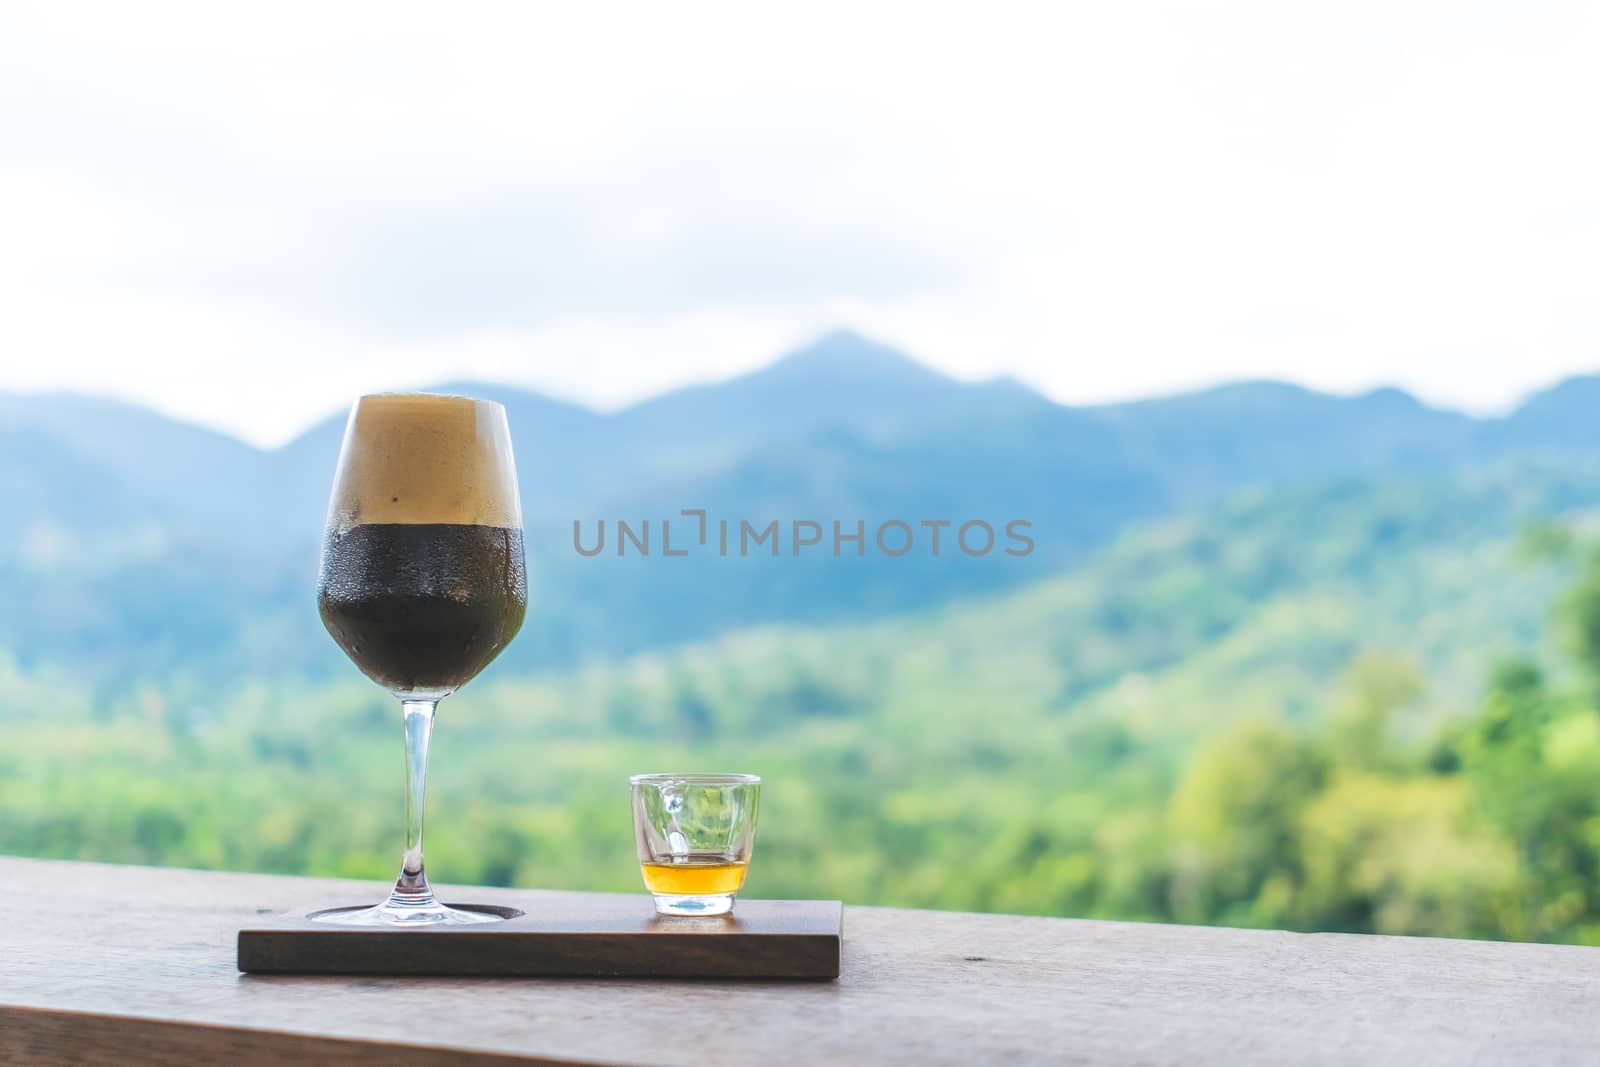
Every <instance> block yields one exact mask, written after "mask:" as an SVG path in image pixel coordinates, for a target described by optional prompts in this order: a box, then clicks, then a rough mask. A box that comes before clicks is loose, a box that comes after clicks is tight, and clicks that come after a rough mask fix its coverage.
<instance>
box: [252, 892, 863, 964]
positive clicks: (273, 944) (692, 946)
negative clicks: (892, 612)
mask: <svg viewBox="0 0 1600 1067" xmlns="http://www.w3.org/2000/svg"><path fill="white" fill-rule="evenodd" d="M353 903H355V902H353V901H333V902H329V903H324V904H320V905H318V906H317V907H314V908H307V909H305V910H304V911H302V912H297V913H295V914H292V915H287V916H283V917H280V918H276V919H267V920H263V922H262V923H261V924H260V925H259V926H249V927H246V928H244V929H242V930H240V931H239V969H240V970H241V971H249V972H252V973H256V974H384V975H422V974H429V975H474V976H481V977H491V976H492V977H540V976H544V977H557V976H559V977H571V978H579V977H582V978H810V979H818V978H837V977H839V957H840V948H841V945H842V943H843V941H844V909H843V907H842V906H841V905H840V903H839V901H837V900H740V901H739V902H738V903H737V904H736V905H735V906H734V912H733V914H732V915H725V916H714V917H692V918H679V917H676V916H658V915H656V913H655V907H654V905H653V904H652V903H651V901H650V898H649V897H648V896H645V895H643V894H640V895H638V896H621V895H616V894H608V893H596V894H593V895H592V896H590V895H587V894H562V896H561V902H560V903H559V904H557V905H554V906H552V907H549V908H540V907H538V905H537V904H530V907H529V910H528V911H527V913H525V914H523V915H521V916H519V917H517V918H512V919H507V920H506V921H505V922H499V923H492V924H486V925H483V926H448V927H435V928H432V929H429V928H426V927H424V928H421V929H415V930H392V929H386V928H382V927H378V928H365V927H349V926H330V925H328V924H326V923H319V922H314V921H312V920H311V919H309V918H307V916H308V915H310V914H312V913H314V912H317V911H321V910H324V909H326V908H337V907H345V906H349V905H352V904H353ZM456 906H461V905H456ZM481 910H491V911H504V910H506V909H504V908H500V907H489V906H484V907H482V908H481Z"/></svg>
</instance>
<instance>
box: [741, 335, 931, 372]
mask: <svg viewBox="0 0 1600 1067" xmlns="http://www.w3.org/2000/svg"><path fill="white" fill-rule="evenodd" d="M756 374H757V375H776V376H782V377H788V376H790V375H796V376H800V375H803V376H806V377H822V376H826V377H830V378H831V377H841V376H848V377H851V378H878V379H882V378H921V379H932V378H944V377H945V376H944V375H942V374H940V373H939V372H938V371H936V370H933V369H932V368H931V367H928V366H925V365H924V364H922V363H918V362H917V361H916V360H915V359H912V358H911V357H910V356H908V355H906V354H905V353H904V352H902V351H900V350H899V349H897V348H891V347H890V346H889V345H886V344H883V343H881V342H879V341H874V340H873V339H871V338H870V337H866V336H863V335H862V334H859V333H857V332H855V331H854V330H843V329H841V330H832V331H830V332H828V333H825V334H823V335H822V336H821V337H818V338H817V339H816V340H814V341H812V342H811V343H810V344H808V345H805V346H803V347H801V348H798V349H796V350H795V351H793V352H790V353H788V354H787V355H785V356H782V357H780V358H779V359H778V360H777V361H776V362H774V363H772V364H770V365H768V366H767V367H766V368H764V369H762V370H759V371H757V372H756Z"/></svg>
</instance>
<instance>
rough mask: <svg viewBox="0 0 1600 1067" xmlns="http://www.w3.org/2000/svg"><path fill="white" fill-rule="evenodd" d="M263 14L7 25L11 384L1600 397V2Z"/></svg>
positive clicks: (145, 7) (462, 7)
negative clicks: (993, 379) (1007, 376)
mask: <svg viewBox="0 0 1600 1067" xmlns="http://www.w3.org/2000/svg"><path fill="white" fill-rule="evenodd" d="M245 11H246V8H245V5H236V4H214V3H208V4H196V5H194V6H181V7H179V6H166V5H162V4H157V3H150V2H143V3H139V4H127V3H118V4H107V5H105V6H103V7H102V6H87V5H77V4H71V3H61V2H49V3H40V4H37V5H28V4H18V3H8V4H5V5H4V6H3V7H0V388H24V389H39V388H56V387H61V388H72V389H92V390H95V391H98V392H111V393H116V394H120V395H124V396H128V397H132V398H135V399H139V400H142V401H146V402H150V403H154V404H155V405H157V406H159V407H161V408H163V409H164V410H167V411H171V412H174V413H178V414H183V415H186V416H191V417H195V418H199V419H201V420H203V421H207V422H210V423H213V424H216V425H220V426H225V427H228V428H231V429H233V430H235V431H236V432H239V433H241V434H244V435H247V436H249V437H251V438H252V439H255V440H257V441H262V442H271V441H277V440H281V439H283V438H284V437H285V436H287V435H289V434H290V433H292V432H293V431H294V430H295V429H297V428H299V427H300V426H301V425H302V424H304V423H305V422H307V421H309V420H310V419H312V418H313V417H316V416H318V415H321V414H323V413H325V412H327V411H329V410H332V409H336V408H339V407H342V406H343V404H344V403H345V402H346V401H347V400H348V398H349V397H350V396H351V395H353V394H356V393H359V392H362V391H367V390H371V389H376V388H386V387H396V386H407V385H420V384H424V383H427V382H430V381H437V380H440V379H443V378H446V377H457V376H462V375H472V376H485V377H492V378H496V379H501V380H506V381H513V382H517V383H522V384H527V385H531V386H535V387H540V388H544V389H546V390H548V391H552V392H555V393H558V394H561V395H565V396H568V397H574V398H578V399H582V400H585V401H588V402H590V403H593V404H596V405H599V406H615V405H618V404H620V403H623V402H626V401H628V400H631V399H635V398H637V397H639V396H641V395H645V394H648V393H651V392H655V391H658V390H660V389H662V388H664V387H667V386H670V385H673V384H677V383H681V382H686V381H692V380H698V379H705V378H713V377H722V376H726V375H729V374H732V373H735V372H737V371H739V370H742V369H745V368H748V367H751V366H754V365H756V364H759V363H761V362H765V361H767V360H769V359H771V358H772V357H773V356H775V355H776V354H778V353H779V352H780V351H782V350H784V349H786V348H789V347H793V346H794V345H795V344H797V343H798V342H801V341H803V340H805V339H806V338H807V337H808V336H809V335H810V334H813V333H815V332H817V331H819V330H822V329H824V328H827V327H830V326H833V325H849V326H853V327H855V328H858V329H861V330H863V331H864V332H867V333H870V334H873V335H875V336H878V337H880V338H882V339H884V340H887V341H889V342H892V343H895V344H898V345H900V346H902V347H904V348H906V349H908V350H909V351H911V352H913V353H915V354H916V355H918V356H920V357H921V358H923V359H925V360H927V361H929V362H931V363H933V364H935V365H937V366H939V367H941V368H943V369H945V370H947V371H949V372H951V373H954V374H957V375H960V376H963V377H986V376H990V375H994V374H998V373H1011V374H1015V375H1017V376H1019V377H1021V378H1023V379H1024V380H1026V381H1029V382H1031V383H1033V384H1034V385H1036V386H1038V387H1040V388H1042V389H1044V390H1045V391H1047V392H1048V393H1050V394H1051V395H1053V396H1055V397H1057V398H1058V399H1061V400H1066V401H1079V400H1098V399H1105V398H1112V397H1125V396H1129V395H1134V394H1142V393H1149V392H1158V391H1170V390H1174V389H1178V388H1183V387H1187V386H1191V385H1194V384H1198V383H1208V382H1212V381H1216V380H1218V379H1222V378H1231V377H1240V376H1273V377H1282V378H1289V379H1294V380H1297V381H1301V382H1304V383H1307V384H1311V385H1316V386H1321V387H1325V388H1333V389H1338V390H1351V389H1357V388H1361V387H1366V386H1370V385H1374V384H1379V383H1392V384H1398V385H1401V386H1404V387H1407V388H1410V389H1413V390H1415V391H1417V392H1419V393H1420V394H1422V395H1423V396H1424V397H1426V398H1428V399H1430V400H1432V401H1435V402H1438V403H1445V404H1452V405H1459V406H1469V407H1474V408H1478V409H1490V408H1494V407H1497V406H1504V405H1507V404H1509V403H1511V402H1512V401H1513V400H1515V399H1516V398H1517V397H1518V396H1520V395H1521V394H1523V393H1524V392H1526V391H1527V390H1528V389H1530V388H1532V387H1536V386H1539V385H1543V384H1546V383H1548V382H1549V381H1551V380H1553V379H1555V378H1557V377H1559V376H1561V375H1563V374H1566V373H1571V372H1574V371H1579V370H1588V369H1596V368H1600V299H1597V297H1596V294H1600V137H1597V136H1596V129H1597V114H1596V112H1597V110H1600V62H1597V60H1596V57H1597V56H1600V16H1597V14H1596V9H1595V7H1594V6H1593V5H1586V4H1580V3H1573V4H1560V3H1548V4H1547V3H1540V2H1537V0H1532V2H1530V0H1518V2H1515V3H1513V2H1509V0H1507V2H1502V3H1496V4H1482V3H1471V2H1463V0H1448V2H1438V3H1406V2H1396V0H1384V2H1379V3H1370V4H1369V3H1350V2H1345V3H1338V4H1286V3H1282V2H1281V0H1276V2H1263V3H1171V4H1146V3H1137V2H1120V0H1119V2H1116V3H1080V4H1072V5H1061V4H1048V5H1047V4H1039V5H1028V6H1016V7H1009V6H1007V5H1005V4H998V3H993V2H990V3H985V4H981V5H973V4H964V5H949V7H948V8H941V7H939V6H938V5H931V4H927V3H920V4H914V5H906V6H903V7H895V6H891V5H882V4H862V3H850V4H840V5H830V4H819V3H810V4H805V5H788V6H787V7H785V8H784V14H782V15H778V14H775V12H776V11H777V9H776V8H775V7H773V6H772V5H764V4H750V3H740V4H730V5H726V6H702V5H696V4H659V3H656V4H651V5H648V6H639V7H636V8H635V7H619V6H614V5H605V4H576V3H561V4H548V5H532V4H507V5H503V6H501V5H474V4H460V3H452V4H449V5H439V4H433V5H428V6H427V7H425V8H417V9H411V10H410V11H409V13H408V9H406V8H405V7H404V6H403V5H397V4H393V3H385V4H379V5H373V6H372V7H370V8H365V9H363V8H360V7H358V6H356V5H354V4H347V3H340V4H326V3H318V4H314V5H306V6H303V7H301V6H297V5H294V4H288V3H282V2H274V3H271V4H265V3H262V4H256V5H252V6H251V9H250V11H251V13H245ZM936 11H945V12H946V13H945V14H938V13H936Z"/></svg>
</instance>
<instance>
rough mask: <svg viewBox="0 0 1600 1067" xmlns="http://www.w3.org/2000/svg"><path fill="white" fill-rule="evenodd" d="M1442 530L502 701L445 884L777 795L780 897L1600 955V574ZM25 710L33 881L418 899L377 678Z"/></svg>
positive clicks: (393, 730)
mask: <svg viewBox="0 0 1600 1067" xmlns="http://www.w3.org/2000/svg"><path fill="white" fill-rule="evenodd" d="M1485 491H1486V492H1492V491H1493V489H1492V487H1491V488H1490V489H1487V490H1485ZM1356 504H1359V506H1354V505H1356ZM1432 507H1433V504H1432V503H1431V500H1430V498H1429V497H1428V496H1427V495H1426V494H1423V493H1415V492H1412V493H1408V492H1404V491H1399V490H1396V491H1395V492H1394V493H1393V494H1392V495H1390V496H1386V497H1383V498H1381V499H1376V500H1375V499H1373V498H1371V497H1361V498H1359V499H1354V500H1353V499H1352V498H1347V497H1342V496H1341V495H1340V494H1338V493H1334V494H1332V495H1328V494H1323V495H1321V496H1318V497H1316V498H1315V499H1312V498H1307V499H1305V500H1302V501H1300V506H1298V507H1285V506H1283V505H1282V502H1281V501H1279V502H1277V503H1275V504H1271V505H1269V504H1267V503H1265V502H1263V501H1261V500H1255V499H1252V498H1243V499H1241V500H1240V501H1238V502H1236V503H1235V504H1233V505H1230V507H1229V508H1228V509H1226V510H1224V511H1223V512H1222V513H1220V514H1219V515H1214V516H1211V517H1210V518H1209V519H1207V520H1205V521H1199V520H1180V521H1176V522H1170V523H1164V524H1161V525H1160V526H1156V527H1152V528H1150V529H1148V530H1146V531H1145V532H1143V533H1142V534H1140V535H1138V536H1136V537H1133V538H1131V539H1129V540H1128V541H1126V542H1124V543H1123V544H1121V545H1119V546H1118V547H1117V548H1115V549H1113V550H1111V551H1110V552H1108V553H1106V554H1105V555H1104V556H1102V557H1101V558H1100V559H1098V560H1097V561H1095V562H1094V564H1093V565H1092V566H1089V567H1087V568H1085V569H1083V570H1081V571H1079V572H1076V573H1074V574H1072V575H1069V576H1066V577H1062V578H1059V579H1055V580H1052V581H1050V582H1047V583H1044V584H1042V585H1040V586H1037V587H1035V588H1032V589H1029V590H1027V591H1024V592H1022V593H1019V594H1014V595H1011V596H1007V597H1005V598H1002V599H997V600H993V601H989V602H982V603H975V604H965V605H957V606H952V607H949V608H946V609H943V610H941V611H939V612H936V613H931V614H925V615H921V616H916V617H912V618H907V619H902V620H897V621H892V622H885V623H880V624H875V625H870V626H858V627H849V628H828V629H815V630H806V629H798V628H772V629H764V630H752V631H747V632H744V633H741V634H738V635H734V636H731V637H728V638H725V639H723V640H720V641H717V642H715V643H712V644H707V645H698V646H691V647H687V648H684V649H680V650H676V651H673V652H670V653H662V654H656V655H649V656H642V657H638V658H634V659H631V660H628V661H626V662H623V663H597V664H594V665H591V666H589V667H586V668H582V669H578V670H575V671H572V672H570V673H565V674H562V675H559V676H550V677H538V678H531V679H518V678H507V677H502V676H493V672H491V675H492V677H491V678H490V679H486V680H485V681H484V682H481V683H477V684H475V685H474V686H472V687H469V688H468V689H467V690H466V691H464V692H463V693H461V694H459V695H457V696H454V697H451V698H449V699H448V700H447V701H446V702H445V703H444V704H443V705H442V706H441V710H440V717H439V721H438V730H437V733H436V735H435V742H434V766H433V772H432V780H431V790H430V792H431V798H430V810H431V812H432V813H433V814H434V818H433V819H432V820H431V822H430V828H429V829H430V833H429V840H428V855H429V867H430V871H431V872H433V873H434V875H435V877H436V878H437V879H439V880H441V881H452V880H453V881H461V882H481V883H493V884H512V885H528V886H547V887H558V888H584V889H618V890H637V889H638V888H639V884H638V873H637V870H636V868H635V865H634V860H633V853H632V843H631V832H630V827H629V811H628V799H627V786H626V778H627V775H628V774H630V773H634V772H639V771H654V770H693V769H700V770H746V771H756V772H759V773H761V774H763V775H764V776H765V778H766V780H767V785H766V788H765V791H764V795H763V814H762V826H761V829H760V833H759V836H758V842H757V848H756V855H755V862H754V864H753V867H752V874H751V880H750V885H749V892H750V893H752V894H754V895H771V896H840V897H843V898H844V899H845V900H847V901H849V902H853V903H878V904H900V905H911V906H924V907H941V908H955V909H967V910H995V911H1010V912H1025V913H1035V914H1045V915H1066V916H1093V917H1101V918H1119V919H1147V920H1172V921H1181V922H1203V923H1223V924H1236V925H1247V926H1273V927H1288V928H1292V929H1308V930H1309V929H1318V930H1342V931H1379V932H1385V933H1408V934H1427V935H1449V936H1470V937H1491V938H1519V939H1538V940H1549V941H1571V942H1581V943H1590V944H1600V711H1597V710H1596V695H1597V692H1600V550H1597V549H1592V548H1589V547H1587V546H1586V544H1585V542H1584V541H1583V540H1582V538H1581V537H1575V536H1573V535H1570V534H1568V533H1565V532H1562V531H1560V530H1558V529H1556V528H1554V527H1550V528H1547V529H1543V530H1540V531H1535V532H1534V533H1532V534H1524V535H1522V536H1521V538H1520V542H1519V538H1518V535H1517V534H1516V532H1515V531H1507V530H1505V529H1504V528H1503V527H1501V526H1497V525H1494V524H1486V525H1485V526H1484V527H1483V528H1482V529H1476V528H1472V529H1465V530H1461V531H1458V532H1457V533H1456V534H1455V535H1453V536H1452V537H1450V538H1448V539H1440V538H1439V537H1437V536H1434V535H1433V534H1432V533H1429V531H1430V530H1432V529H1433V526H1431V525H1430V524H1433V525H1434V526H1436V524H1437V521H1438V516H1437V515H1436V514H1435V513H1434V512H1433V511H1432V510H1430V509H1431V508H1432ZM1451 514H1452V515H1456V516H1459V515H1460V514H1462V512H1461V509H1459V508H1456V509H1454V510H1452V511H1451ZM1424 534H1427V535H1426V536H1425V535H1424ZM1529 543H1536V544H1537V547H1538V549H1539V550H1538V551H1535V552H1529V551H1527V550H1526V549H1527V545H1528V544H1529ZM1519 544H1520V545H1521V546H1522V548H1523V551H1520V552H1519V550H1518V546H1519ZM1519 559H1520V560H1522V562H1518V561H1519ZM1530 559H1532V560H1534V561H1535V562H1529V560H1530ZM1563 590H1564V592H1563ZM1552 602H1554V603H1556V604H1557V609H1556V613H1555V616H1554V619H1553V622H1552V624H1551V627H1550V637H1551V638H1552V639H1550V640H1545V639H1543V638H1542V637H1541V628H1542V625H1543V624H1542V622H1541V619H1542V617H1543V616H1545V614H1546V613H1547V610H1548V607H1547V606H1548V605H1549V604H1551V603H1552ZM351 674H352V676H353V675H354V672H353V671H352V672H351ZM0 694H3V696H0V700H3V702H4V715H5V722H6V727H7V744H6V745H5V746H4V748H3V749H0V851H4V852H7V853H13V854H22V855H37V856H53V857H65V858H76V859H93V860H106V861H115V862H130V863H152V864H172V865H179V864H181V865H192V866H201V867H214V868H233V869H249V870H263V871H280V872H297V873H299V872H305V873H317V874H328V875H346V876H354V877H362V878H372V879H387V878H388V877H390V876H392V874H393V868H394V866H395V863H396V859H397V856H398V851H399V848H398V840H397V838H398V835H399V822H400V810H399V809H400V784H401V761H400V730H399V714H398V710H397V708H396V707H394V706H393V701H392V700H391V699H390V698H388V697H387V696H386V695H384V694H383V693H381V692H379V691H378V690H377V689H376V688H375V687H373V686H371V685H369V684H367V683H366V682H364V681H362V680H360V679H359V678H355V677H352V678H351V680H349V681H347V682H342V683H338V684H319V685H306V684H302V683H295V682H292V681H282V682H268V681H262V680H250V679H240V680H239V681H238V682H237V683H236V684H234V685H232V686H231V687H228V688H226V689H225V690H223V691H216V690H215V689H214V688H211V687H206V688H202V687H201V686H199V685H198V684H197V683H194V682H190V681H186V680H185V679H184V678H182V677H173V678H167V679H165V680H164V681H163V682H162V683H161V684H160V685H147V686H136V687H133V688H127V689H122V690H119V691H117V692H115V693H105V692H97V691H96V690H94V689H93V688H91V686H90V684H89V683H87V682H84V681H81V680H80V679H78V678H77V677H74V676H73V675H71V674H69V673H66V672H57V671H51V670H48V669H42V668H41V669H32V670H23V669H21V668H19V667H18V666H17V665H16V664H15V663H14V662H13V661H9V660H5V659H3V658H0Z"/></svg>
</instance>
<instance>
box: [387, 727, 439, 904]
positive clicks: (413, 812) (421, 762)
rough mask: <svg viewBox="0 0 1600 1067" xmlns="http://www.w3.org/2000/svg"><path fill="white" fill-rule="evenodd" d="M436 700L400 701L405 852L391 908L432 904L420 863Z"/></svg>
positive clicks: (425, 875)
mask: <svg viewBox="0 0 1600 1067" xmlns="http://www.w3.org/2000/svg"><path fill="white" fill-rule="evenodd" d="M438 704H439V702H438V701H437V700H402V701H401V702H400V710H401V711H402V712H404V714H405V727H406V854H405V857H404V859H402V860H401V863H400V877H399V878H396V879H395V883H394V892H392V893H390V894H389V904H390V906H392V907H405V908H426V907H432V906H433V890H432V889H431V888H430V887H429V886H428V874H427V872H426V871H425V870H424V869H423V866H422V809H423V804H424V803H425V801H426V800H427V795H428V740H429V738H430V737H432V735H433V711H434V708H436V707H437V706H438Z"/></svg>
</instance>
